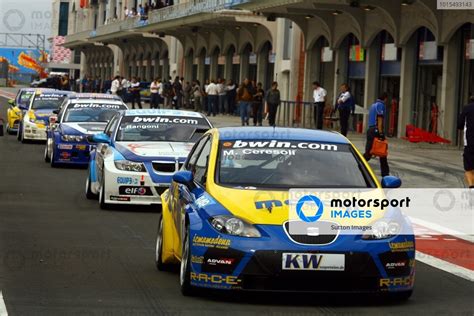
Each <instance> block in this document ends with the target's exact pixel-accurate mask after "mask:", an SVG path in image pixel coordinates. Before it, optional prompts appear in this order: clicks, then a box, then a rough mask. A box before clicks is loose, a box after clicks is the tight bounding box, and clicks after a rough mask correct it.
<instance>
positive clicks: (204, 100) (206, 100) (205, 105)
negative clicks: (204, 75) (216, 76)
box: [202, 79, 210, 111]
mask: <svg viewBox="0 0 474 316" xmlns="http://www.w3.org/2000/svg"><path fill="white" fill-rule="evenodd" d="M209 84H210V82H209V79H206V81H205V82H204V85H203V87H202V105H203V110H204V111H207V110H208V109H209V98H208V96H207V92H206V91H207V87H208V86H209Z"/></svg>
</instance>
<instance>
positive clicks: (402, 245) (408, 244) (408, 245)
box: [388, 240, 415, 252]
mask: <svg viewBox="0 0 474 316" xmlns="http://www.w3.org/2000/svg"><path fill="white" fill-rule="evenodd" d="M388 245H389V246H390V249H391V250H392V252H403V251H413V250H415V243H414V242H413V241H406V240H405V241H402V242H389V243H388Z"/></svg>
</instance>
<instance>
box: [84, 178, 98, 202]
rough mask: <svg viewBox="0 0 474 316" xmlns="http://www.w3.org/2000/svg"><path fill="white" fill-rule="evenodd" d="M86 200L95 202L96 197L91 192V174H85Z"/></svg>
mask: <svg viewBox="0 0 474 316" xmlns="http://www.w3.org/2000/svg"><path fill="white" fill-rule="evenodd" d="M86 198H87V199H88V200H96V199H97V195H96V194H94V193H93V192H92V190H91V174H90V172H87V179H86Z"/></svg>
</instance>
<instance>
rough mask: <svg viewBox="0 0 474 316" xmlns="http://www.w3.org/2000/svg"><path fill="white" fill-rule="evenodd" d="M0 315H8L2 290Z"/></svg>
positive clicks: (0, 294) (0, 292) (0, 293)
mask: <svg viewBox="0 0 474 316" xmlns="http://www.w3.org/2000/svg"><path fill="white" fill-rule="evenodd" d="M0 316H8V313H7V307H6V306H5V302H4V301H3V294H2V291H0Z"/></svg>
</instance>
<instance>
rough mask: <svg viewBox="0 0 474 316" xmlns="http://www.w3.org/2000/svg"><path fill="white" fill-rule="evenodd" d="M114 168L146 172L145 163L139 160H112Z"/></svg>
mask: <svg viewBox="0 0 474 316" xmlns="http://www.w3.org/2000/svg"><path fill="white" fill-rule="evenodd" d="M114 163H115V168H117V169H119V170H123V171H132V172H146V169H145V165H144V164H143V163H141V162H134V161H129V160H116V161H114Z"/></svg>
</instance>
